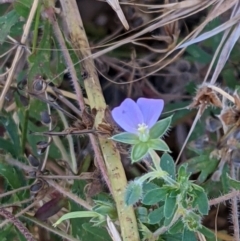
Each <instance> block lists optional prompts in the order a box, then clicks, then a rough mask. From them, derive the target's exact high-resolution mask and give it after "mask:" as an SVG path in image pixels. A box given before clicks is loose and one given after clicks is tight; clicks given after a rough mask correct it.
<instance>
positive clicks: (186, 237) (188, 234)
mask: <svg viewBox="0 0 240 241" xmlns="http://www.w3.org/2000/svg"><path fill="white" fill-rule="evenodd" d="M182 241H197V238H196V235H195V233H194V232H192V231H189V230H188V229H186V228H185V229H184V230H183V236H182Z"/></svg>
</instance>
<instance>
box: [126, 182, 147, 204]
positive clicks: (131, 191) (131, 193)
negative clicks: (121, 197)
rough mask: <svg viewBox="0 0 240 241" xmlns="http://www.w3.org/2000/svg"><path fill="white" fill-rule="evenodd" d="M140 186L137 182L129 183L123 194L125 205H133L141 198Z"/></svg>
mask: <svg viewBox="0 0 240 241" xmlns="http://www.w3.org/2000/svg"><path fill="white" fill-rule="evenodd" d="M142 193H143V191H142V185H141V184H140V183H138V182H137V181H136V182H135V181H133V182H130V183H129V185H128V186H127V188H126V192H125V203H126V204H127V205H128V206H129V205H133V204H135V203H136V202H137V201H138V200H139V199H141V198H142Z"/></svg>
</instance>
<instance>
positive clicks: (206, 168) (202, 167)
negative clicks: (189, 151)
mask: <svg viewBox="0 0 240 241" xmlns="http://www.w3.org/2000/svg"><path fill="white" fill-rule="evenodd" d="M186 163H187V164H188V166H187V170H188V172H191V173H193V174H195V173H199V172H200V175H199V176H198V178H197V183H199V184H200V183H203V182H205V181H206V179H207V178H208V177H209V175H210V174H211V173H213V172H214V171H215V170H216V168H217V166H218V163H219V160H217V159H210V157H209V154H207V155H199V156H196V157H193V158H191V159H189V160H187V161H186Z"/></svg>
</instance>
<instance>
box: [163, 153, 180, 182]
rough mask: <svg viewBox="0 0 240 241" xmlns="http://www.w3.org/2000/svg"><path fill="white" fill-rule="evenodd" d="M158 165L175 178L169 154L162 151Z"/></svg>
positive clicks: (173, 166) (174, 170)
mask: <svg viewBox="0 0 240 241" xmlns="http://www.w3.org/2000/svg"><path fill="white" fill-rule="evenodd" d="M160 167H161V168H162V170H163V171H165V172H167V173H168V174H169V175H170V177H171V178H172V179H173V180H175V179H176V168H175V162H174V160H173V158H172V157H171V156H170V155H169V154H167V153H164V154H163V155H162V157H161V161H160Z"/></svg>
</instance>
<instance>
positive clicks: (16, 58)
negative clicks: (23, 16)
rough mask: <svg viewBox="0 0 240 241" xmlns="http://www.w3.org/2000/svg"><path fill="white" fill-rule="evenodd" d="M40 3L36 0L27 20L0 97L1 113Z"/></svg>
mask: <svg viewBox="0 0 240 241" xmlns="http://www.w3.org/2000/svg"><path fill="white" fill-rule="evenodd" d="M38 3H39V0H34V2H33V5H32V8H31V11H30V14H29V16H28V20H27V22H26V25H25V27H24V31H23V34H22V38H21V41H20V44H19V46H18V48H17V51H16V54H15V56H14V59H13V62H12V66H11V68H10V71H9V74H8V77H7V80H6V83H5V85H4V88H3V90H2V93H1V95H0V111H1V110H2V108H3V104H4V99H5V95H6V94H7V92H8V90H9V88H10V86H11V83H12V78H13V75H14V72H15V69H16V67H17V64H18V61H19V59H20V58H21V56H22V54H23V52H24V44H25V43H26V41H27V38H28V34H29V31H30V27H31V24H32V21H33V18H34V16H35V13H36V10H37V7H38Z"/></svg>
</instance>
